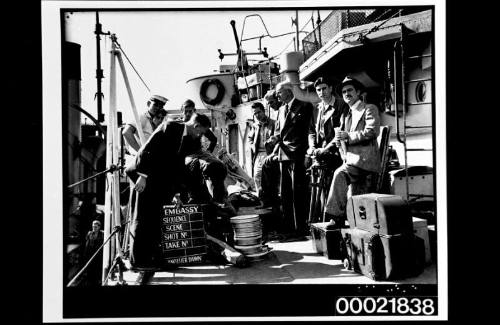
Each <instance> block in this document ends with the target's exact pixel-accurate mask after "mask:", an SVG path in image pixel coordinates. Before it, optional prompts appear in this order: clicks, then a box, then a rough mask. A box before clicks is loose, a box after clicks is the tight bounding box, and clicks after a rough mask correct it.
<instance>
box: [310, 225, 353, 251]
mask: <svg viewBox="0 0 500 325" xmlns="http://www.w3.org/2000/svg"><path fill="white" fill-rule="evenodd" d="M328 225H329V222H319V223H313V224H311V235H312V243H313V248H314V249H315V250H316V252H317V253H319V254H323V255H324V256H326V257H327V258H328V259H330V260H342V259H344V258H345V257H346V249H345V245H344V241H343V239H342V233H341V231H340V230H341V229H340V228H337V229H329V228H328V227H327V226H328Z"/></svg>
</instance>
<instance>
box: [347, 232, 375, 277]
mask: <svg viewBox="0 0 500 325" xmlns="http://www.w3.org/2000/svg"><path fill="white" fill-rule="evenodd" d="M341 233H342V238H343V239H344V243H345V246H346V249H347V259H346V260H345V261H344V265H345V266H346V268H348V269H354V271H356V272H358V273H361V274H363V275H364V276H366V277H368V278H370V279H372V280H383V279H384V277H383V273H382V270H381V269H382V265H381V263H382V262H383V261H384V258H383V256H378V257H377V256H375V254H380V253H381V252H383V249H382V248H381V247H376V246H377V245H378V246H381V245H382V242H381V241H380V237H379V236H378V235H377V234H373V233H370V232H368V231H365V230H362V229H357V228H350V229H341Z"/></svg>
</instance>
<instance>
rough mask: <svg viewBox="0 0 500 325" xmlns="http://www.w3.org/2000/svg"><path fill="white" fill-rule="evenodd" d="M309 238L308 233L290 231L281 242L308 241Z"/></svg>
mask: <svg viewBox="0 0 500 325" xmlns="http://www.w3.org/2000/svg"><path fill="white" fill-rule="evenodd" d="M306 240H308V238H307V237H306V235H304V234H302V233H290V234H285V235H284V238H283V239H282V240H280V243H290V242H296V241H306Z"/></svg>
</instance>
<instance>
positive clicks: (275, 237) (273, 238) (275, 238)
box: [266, 231, 285, 242]
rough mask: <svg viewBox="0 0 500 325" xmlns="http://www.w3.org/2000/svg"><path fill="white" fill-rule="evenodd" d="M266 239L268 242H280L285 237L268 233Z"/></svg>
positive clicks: (274, 232) (275, 233) (273, 232)
mask: <svg viewBox="0 0 500 325" xmlns="http://www.w3.org/2000/svg"><path fill="white" fill-rule="evenodd" d="M266 237H267V241H268V242H272V241H281V240H283V239H285V236H283V235H280V234H278V233H277V232H276V231H272V232H269V233H268V234H267V236H266Z"/></svg>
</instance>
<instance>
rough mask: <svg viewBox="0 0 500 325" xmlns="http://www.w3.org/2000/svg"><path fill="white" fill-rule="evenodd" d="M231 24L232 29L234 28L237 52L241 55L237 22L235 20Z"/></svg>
mask: <svg viewBox="0 0 500 325" xmlns="http://www.w3.org/2000/svg"><path fill="white" fill-rule="evenodd" d="M229 23H230V24H231V27H232V28H233V35H234V40H235V42H236V51H237V52H238V53H239V52H240V41H239V40H238V33H237V32H236V22H235V21H234V20H231V21H230V22H229Z"/></svg>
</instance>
